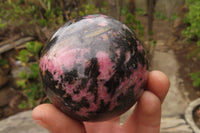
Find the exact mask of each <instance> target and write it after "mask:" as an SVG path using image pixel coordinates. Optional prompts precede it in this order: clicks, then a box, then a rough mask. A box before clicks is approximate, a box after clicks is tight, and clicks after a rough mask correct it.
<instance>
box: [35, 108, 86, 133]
mask: <svg viewBox="0 0 200 133" xmlns="http://www.w3.org/2000/svg"><path fill="white" fill-rule="evenodd" d="M32 117H33V119H34V120H35V122H36V123H37V124H39V125H40V126H42V127H44V128H46V129H47V130H49V131H50V132H51V133H66V132H69V133H85V128H84V126H83V124H82V123H80V122H78V121H76V120H73V119H71V118H70V117H68V116H67V115H65V114H64V113H62V112H60V111H59V110H58V109H57V108H56V107H55V106H53V105H52V104H42V105H39V106H37V107H36V108H35V109H34V110H33V112H32Z"/></svg>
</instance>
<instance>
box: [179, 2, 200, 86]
mask: <svg viewBox="0 0 200 133" xmlns="http://www.w3.org/2000/svg"><path fill="white" fill-rule="evenodd" d="M186 4H187V6H188V7H189V12H188V13H187V14H186V15H185V18H184V23H185V24H186V25H187V28H186V29H185V30H183V31H182V34H183V35H184V36H185V37H186V38H187V39H188V42H191V41H194V42H196V45H197V48H196V50H194V51H193V52H192V53H191V54H190V55H188V58H191V57H195V58H197V59H198V60H199V59H200V6H199V5H200V1H199V0H186ZM190 76H191V78H192V80H193V86H194V87H199V86H200V71H197V72H193V73H191V75H190Z"/></svg>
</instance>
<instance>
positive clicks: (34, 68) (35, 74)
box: [30, 63, 39, 79]
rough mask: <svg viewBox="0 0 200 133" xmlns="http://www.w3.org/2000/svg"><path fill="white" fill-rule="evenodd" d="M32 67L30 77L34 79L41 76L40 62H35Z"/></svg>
mask: <svg viewBox="0 0 200 133" xmlns="http://www.w3.org/2000/svg"><path fill="white" fill-rule="evenodd" d="M30 69H31V74H30V78H32V79H37V78H39V64H38V63H33V64H32V65H31V66H30Z"/></svg>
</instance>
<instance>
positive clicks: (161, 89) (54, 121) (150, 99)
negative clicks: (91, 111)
mask: <svg viewBox="0 0 200 133" xmlns="http://www.w3.org/2000/svg"><path fill="white" fill-rule="evenodd" d="M169 86H170V83H169V80H168V78H167V76H166V75H165V74H163V73H162V72H159V71H152V72H150V73H149V77H148V81H147V90H145V91H144V93H143V94H142V96H141V98H140V99H139V101H138V103H137V105H136V107H135V109H134V111H133V113H132V114H131V116H130V117H129V118H128V119H127V120H126V121H125V122H124V123H123V124H120V123H119V118H120V117H117V118H114V119H112V120H108V121H104V122H83V123H81V122H78V121H76V120H73V119H72V118H70V117H68V116H67V115H65V114H64V113H62V112H60V111H59V110H58V109H57V108H56V107H55V106H53V105H52V104H42V105H39V106H37V107H36V108H35V109H34V110H33V112H32V117H33V119H34V120H35V121H36V123H38V124H39V125H40V126H42V127H44V128H46V129H47V130H49V131H50V132H51V133H159V132H160V120H161V104H162V102H163V101H164V98H165V96H166V94H167V92H168V89H169Z"/></svg>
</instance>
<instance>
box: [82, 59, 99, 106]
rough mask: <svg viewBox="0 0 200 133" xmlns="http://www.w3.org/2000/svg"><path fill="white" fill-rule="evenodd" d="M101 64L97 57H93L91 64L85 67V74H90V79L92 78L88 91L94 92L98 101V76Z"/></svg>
mask: <svg viewBox="0 0 200 133" xmlns="http://www.w3.org/2000/svg"><path fill="white" fill-rule="evenodd" d="M99 74H100V72H99V65H98V60H97V58H92V59H91V60H90V64H89V66H88V67H87V68H85V75H86V76H88V81H89V80H90V86H89V87H88V92H91V93H92V94H94V97H95V100H94V102H95V103H96V101H97V99H98V83H97V77H98V76H99Z"/></svg>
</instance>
